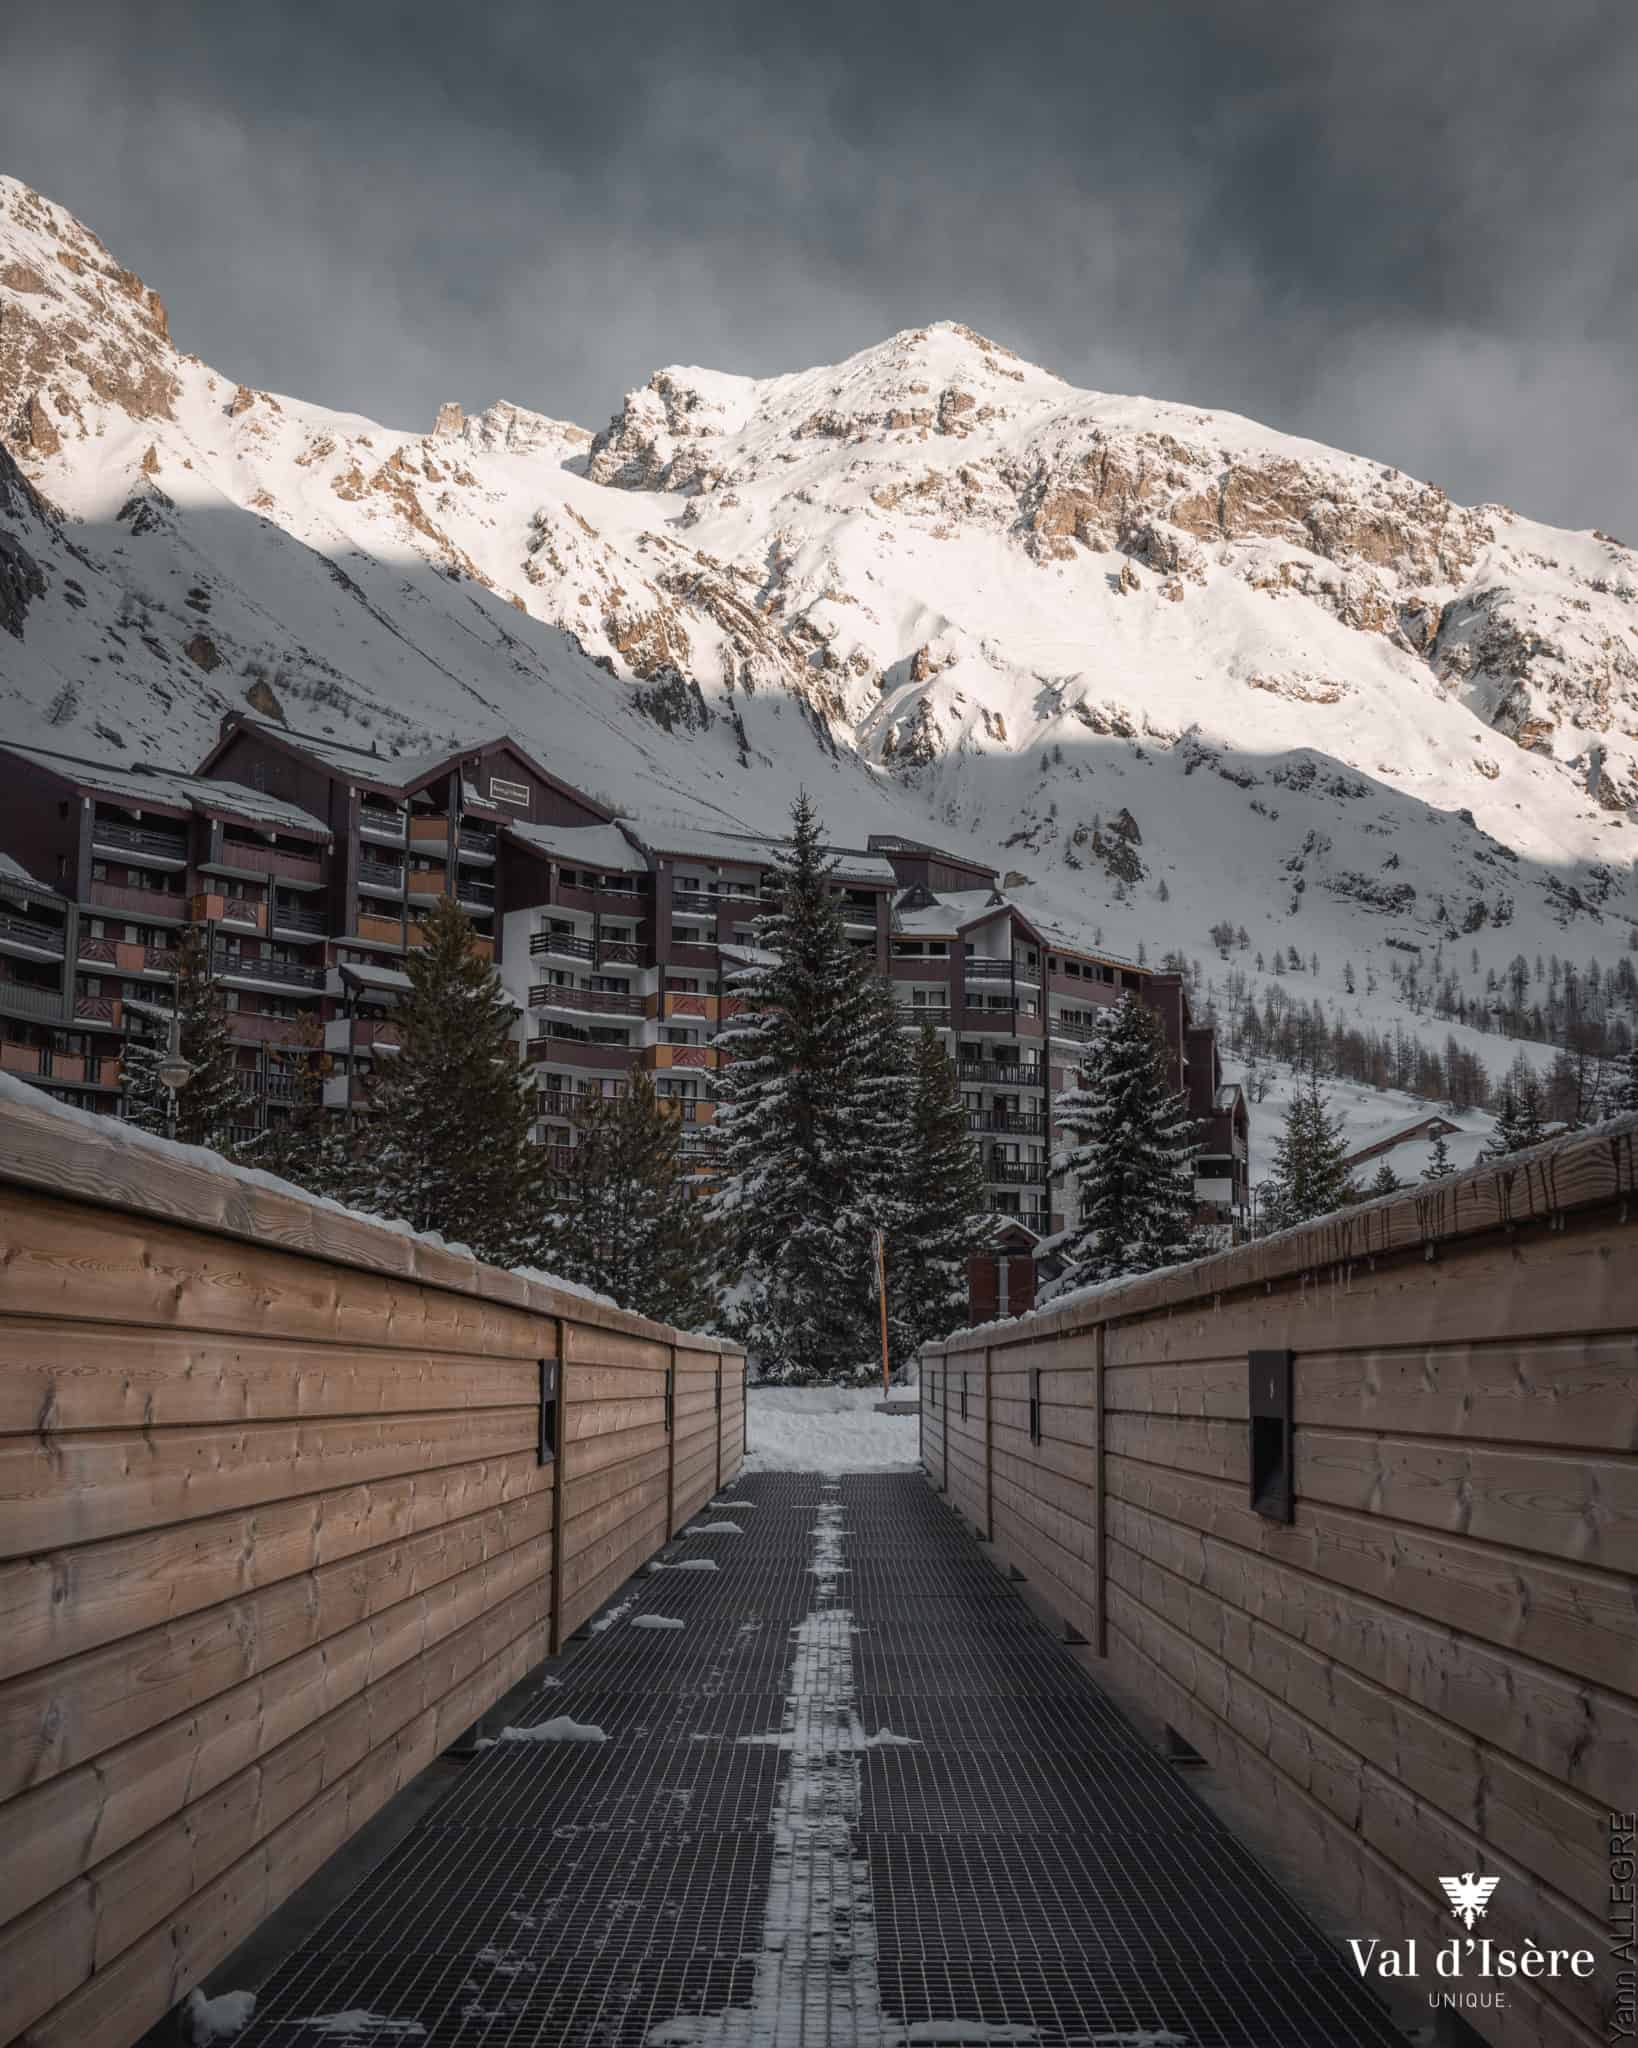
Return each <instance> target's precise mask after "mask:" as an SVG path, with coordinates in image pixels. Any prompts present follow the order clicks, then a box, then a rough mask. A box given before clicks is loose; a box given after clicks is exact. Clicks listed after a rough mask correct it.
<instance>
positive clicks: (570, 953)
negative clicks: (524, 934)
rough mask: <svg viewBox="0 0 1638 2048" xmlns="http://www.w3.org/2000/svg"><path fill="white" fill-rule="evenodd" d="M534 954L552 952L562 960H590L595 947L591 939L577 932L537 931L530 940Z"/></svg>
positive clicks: (531, 950) (530, 948) (530, 947)
mask: <svg viewBox="0 0 1638 2048" xmlns="http://www.w3.org/2000/svg"><path fill="white" fill-rule="evenodd" d="M529 951H530V952H531V953H532V954H541V953H551V954H555V955H556V956H557V958H558V959H560V960H590V959H591V958H593V955H594V951H595V949H594V947H593V945H592V942H591V940H590V939H583V938H581V937H580V936H579V934H578V933H576V932H535V933H534V934H532V936H531V937H530V940H529Z"/></svg>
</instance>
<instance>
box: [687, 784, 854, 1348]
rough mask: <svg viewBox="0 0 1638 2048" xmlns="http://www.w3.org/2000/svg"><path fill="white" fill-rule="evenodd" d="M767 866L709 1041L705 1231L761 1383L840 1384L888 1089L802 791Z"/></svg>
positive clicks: (816, 827) (850, 1342) (734, 1323)
mask: <svg viewBox="0 0 1638 2048" xmlns="http://www.w3.org/2000/svg"><path fill="white" fill-rule="evenodd" d="M792 823H793V834H792V838H791V841H790V843H789V845H788V846H787V847H785V848H784V849H783V850H782V851H781V855H780V858H779V861H778V864H777V867H776V869H775V876H774V889H775V895H776V908H775V909H774V910H773V911H772V912H770V913H768V914H766V915H764V916H761V917H759V918H757V919H756V921H755V926H754V930H755V937H756V944H757V946H758V947H759V948H760V949H761V950H762V951H763V952H764V953H765V954H766V955H767V956H768V958H767V959H766V960H765V961H764V962H762V963H760V964H758V965H756V966H753V967H750V968H747V969H742V970H741V971H740V973H739V974H738V975H737V976H736V977H735V979H734V984H733V993H734V994H735V995H736V996H738V997H739V998H740V1002H741V1005H742V1007H741V1008H740V1009H739V1011H738V1012H737V1014H736V1015H735V1016H733V1017H732V1018H731V1019H730V1020H729V1022H728V1023H727V1024H726V1025H725V1027H724V1029H723V1030H722V1031H721V1032H720V1033H719V1035H718V1037H717V1040H716V1044H717V1046H718V1048H719V1050H720V1052H721V1053H722V1055H723V1059H724V1065H723V1068H722V1071H721V1073H720V1074H719V1076H718V1106H717V1115H716V1119H715V1121H714V1123H713V1124H712V1126H711V1131H712V1151H713V1160H712V1163H713V1167H714V1170H715V1173H716V1176H717V1186H716V1189H715V1191H714V1194H713V1196H712V1213H713V1215H714V1217H715V1218H716V1220H717V1221H718V1222H719V1223H720V1224H721V1226H722V1228H723V1231H724V1235H725V1239H726V1242H727V1246H728V1252H729V1267H730V1271H731V1272H732V1274H733V1275H734V1277H735V1281H736V1286H735V1294H734V1299H733V1302H732V1305H731V1312H730V1323H731V1327H732V1328H733V1330H734V1332H735V1334H736V1335H738V1336H740V1337H741V1339H742V1340H743V1342H744V1343H745V1344H746V1347H747V1349H748V1350H749V1351H750V1353H751V1354H752V1356H753V1357H754V1358H755V1359H756V1361H757V1362H758V1364H759V1366H760V1368H761V1370H762V1371H763V1372H764V1373H765V1374H769V1373H771V1374H774V1375H777V1376H782V1377H787V1378H795V1379H801V1380H805V1381H808V1382H810V1383H823V1382H836V1381H847V1380H851V1379H852V1378H854V1377H855V1375H856V1374H857V1372H858V1371H859V1370H860V1368H861V1367H862V1366H864V1365H865V1364H866V1362H867V1361H868V1360H869V1358H870V1356H871V1353H872V1351H873V1349H874V1348H875V1344H876V1341H877V1340H876V1337H875V1318H876V1313H877V1311H876V1306H875V1301H874V1297H873V1294H872V1278H871V1275H872V1267H873V1243H874V1234H875V1231H876V1228H877V1227H878V1225H881V1224H883V1223H891V1220H892V1219H891V1217H890V1216H889V1215H888V1214H887V1210H888V1208H889V1207H890V1204H889V1203H888V1201H887V1199H886V1196H887V1190H886V1189H885V1188H884V1186H883V1172H882V1160H883V1151H884V1143H885V1139H884V1125H886V1124H887V1123H889V1122H890V1120H891V1108H890V1104H891V1090H890V1089H888V1088H886V1087H885V1086H883V1087H874V1086H873V1085H872V1083H873V1080H874V1079H875V1078H877V1077H875V1076H873V1074H872V1062H873V1061H876V1062H879V1061H880V1059H881V1058H882V1057H883V1055H884V1048H885V1038H884V1032H883V1007H882V1001H883V998H882V992H881V991H880V990H878V989H877V988H876V987H875V985H874V973H873V968H874V962H873V960H872V959H871V957H870V956H869V955H868V954H867V953H865V952H862V951H855V949H854V948H853V947H852V946H851V945H850V944H849V943H848V940H847V935H846V932H845V930H844V928H843V925H842V919H841V915H840V912H839V910H838V908H837V906H836V903H835V901H834V900H833V898H832V896H831V894H830V885H831V877H832V875H833V873H834V863H833V862H831V861H830V860H829V859H827V858H826V855H825V852H824V848H823V844H822V832H821V828H820V824H819V819H818V816H817V814H816V812H815V810H814V808H813V805H812V804H811V803H810V802H809V800H808V798H807V796H806V795H805V794H804V795H803V796H801V797H800V798H799V799H798V801H797V803H796V806H795V808H794V810H793V812H792Z"/></svg>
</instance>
